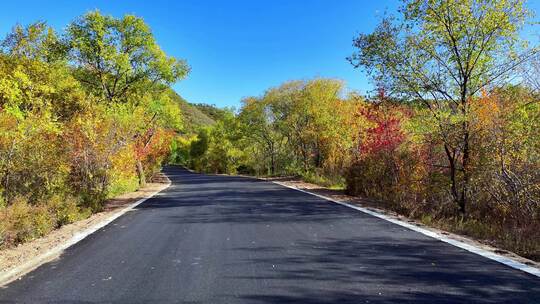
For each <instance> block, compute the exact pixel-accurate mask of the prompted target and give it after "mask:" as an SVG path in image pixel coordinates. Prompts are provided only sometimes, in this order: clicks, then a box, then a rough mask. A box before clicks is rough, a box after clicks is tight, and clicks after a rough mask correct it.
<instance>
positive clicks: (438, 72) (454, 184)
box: [348, 0, 536, 213]
mask: <svg viewBox="0 0 540 304" xmlns="http://www.w3.org/2000/svg"><path fill="white" fill-rule="evenodd" d="M400 12H401V15H400V16H399V17H386V18H384V19H383V20H382V21H381V23H380V24H379V25H378V26H377V28H376V29H375V31H374V32H373V33H370V34H361V35H359V36H358V37H357V38H355V39H354V46H355V48H357V52H355V53H354V54H353V55H352V56H351V57H350V58H348V60H349V61H350V62H351V63H352V64H353V65H354V66H355V67H362V68H363V69H365V70H366V71H367V72H368V73H369V74H370V75H371V76H372V78H373V80H374V81H375V83H377V84H379V85H381V86H384V87H385V88H387V89H388V90H387V93H388V94H389V95H391V96H394V97H399V98H401V99H402V100H408V101H411V100H415V101H418V102H421V103H422V104H423V105H424V106H425V107H426V108H427V109H429V111H430V112H431V113H432V117H433V119H434V120H435V125H436V128H437V131H436V133H437V134H438V136H439V138H440V140H441V141H442V143H443V147H444V152H445V155H446V158H447V168H448V176H449V179H450V183H451V189H450V192H451V194H452V197H453V200H454V201H455V202H456V203H457V205H458V206H459V210H460V211H461V213H465V211H466V208H467V204H468V202H469V194H470V193H469V192H470V182H471V176H472V170H473V169H472V166H471V153H472V152H471V149H473V147H471V136H472V134H471V126H470V112H471V102H472V100H474V99H475V98H477V97H478V96H479V94H480V92H481V90H482V89H485V88H489V87H492V86H494V85H496V84H498V83H501V82H504V81H505V80H508V78H509V77H510V76H511V72H513V71H515V70H516V68H517V67H518V66H519V65H520V64H521V63H522V62H524V61H525V60H526V59H527V58H529V57H530V56H531V55H532V54H534V53H535V51H536V50H535V49H525V48H524V47H523V46H524V44H523V43H522V41H521V40H520V39H519V37H518V33H519V31H520V29H521V28H522V27H523V25H524V23H525V21H526V20H527V18H528V17H529V15H530V13H529V11H527V9H526V8H525V7H524V4H523V1H522V0H464V1H443V0H410V1H404V4H403V6H402V8H401V10H400Z"/></svg>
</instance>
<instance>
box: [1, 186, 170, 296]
mask: <svg viewBox="0 0 540 304" xmlns="http://www.w3.org/2000/svg"><path fill="white" fill-rule="evenodd" d="M170 186H171V182H170V181H169V182H168V183H167V186H166V187H165V188H163V189H161V190H159V191H155V192H153V193H152V194H150V196H148V197H145V198H141V199H140V200H138V201H136V202H134V203H132V204H130V205H128V206H127V207H125V208H124V209H122V210H120V211H118V212H116V213H114V214H113V215H111V216H110V217H108V218H106V219H104V220H103V221H101V222H98V223H97V224H95V225H94V226H91V227H89V228H87V229H85V230H83V231H80V232H78V233H76V234H74V235H73V236H72V237H71V238H70V239H69V240H68V241H66V242H65V243H63V244H61V245H58V246H57V247H54V248H52V249H51V250H49V251H47V252H45V253H44V254H42V255H39V256H37V257H35V258H33V259H31V260H29V261H27V262H26V263H23V264H22V265H19V266H17V267H15V268H13V269H11V270H9V271H7V272H5V273H2V274H0V287H2V286H4V285H7V284H9V283H11V282H13V281H15V280H17V279H19V278H21V277H22V276H24V275H26V274H28V273H29V272H31V271H33V270H35V269H36V268H38V267H39V266H41V265H43V264H45V263H47V262H50V261H52V260H54V259H55V258H57V257H58V256H60V255H61V254H62V252H64V250H66V249H67V248H69V247H71V246H73V245H75V244H77V243H78V242H80V241H82V240H84V239H85V238H86V237H88V236H89V235H91V234H92V233H94V232H96V231H98V230H99V229H101V228H103V227H105V226H107V225H108V224H110V223H111V222H112V221H114V220H116V219H117V218H119V217H120V216H122V215H124V214H125V213H127V212H128V211H131V210H133V208H135V207H137V206H138V205H140V204H142V203H144V202H145V201H146V200H148V199H150V198H152V197H154V196H155V195H156V194H158V193H160V192H161V191H163V190H165V189H167V188H169V187H170Z"/></svg>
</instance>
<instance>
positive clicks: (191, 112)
mask: <svg viewBox="0 0 540 304" xmlns="http://www.w3.org/2000/svg"><path fill="white" fill-rule="evenodd" d="M169 94H170V98H171V100H172V101H173V102H175V103H178V105H179V106H180V111H181V113H182V119H183V120H182V123H183V124H182V130H181V132H182V133H183V134H185V135H193V134H195V133H197V130H199V129H200V128H201V127H205V126H211V125H213V124H215V123H216V122H215V120H214V118H213V117H212V116H211V115H208V114H207V113H206V112H205V111H202V110H201V109H200V108H199V104H192V103H189V102H187V101H186V100H185V99H184V98H182V97H181V96H180V95H178V93H176V92H175V91H174V90H172V89H170V90H169Z"/></svg>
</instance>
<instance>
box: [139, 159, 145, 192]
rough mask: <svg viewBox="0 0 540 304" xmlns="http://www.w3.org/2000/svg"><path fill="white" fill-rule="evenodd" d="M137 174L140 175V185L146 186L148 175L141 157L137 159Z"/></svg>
mask: <svg viewBox="0 0 540 304" xmlns="http://www.w3.org/2000/svg"><path fill="white" fill-rule="evenodd" d="M137 175H138V176H139V186H141V187H144V186H145V185H146V175H145V174H144V167H143V164H142V162H141V160H140V159H138V160H137Z"/></svg>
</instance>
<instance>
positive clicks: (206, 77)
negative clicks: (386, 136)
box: [0, 0, 540, 107]
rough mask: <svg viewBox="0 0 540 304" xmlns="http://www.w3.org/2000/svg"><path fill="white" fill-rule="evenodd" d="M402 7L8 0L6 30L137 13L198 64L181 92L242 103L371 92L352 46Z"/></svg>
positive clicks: (357, 0) (355, 0)
mask: <svg viewBox="0 0 540 304" xmlns="http://www.w3.org/2000/svg"><path fill="white" fill-rule="evenodd" d="M537 2H540V1H537V0H535V1H530V3H531V6H536V7H537V6H538V3H537ZM398 5H399V1H397V0H384V1H367V0H333V1H332V0H304V1H301V0H289V1H287V0H272V1H270V0H268V1H254V0H253V1H247V0H245V1H240V0H229V1H203V0H199V1H196V0H190V1H174V2H173V1H157V0H154V1H74V0H72V1H37V0H32V1H7V2H6V3H3V4H2V10H1V11H0V35H2V36H4V35H5V34H6V33H7V32H8V31H9V30H10V29H11V28H12V27H13V25H15V24H17V23H20V24H28V23H30V22H33V21H36V20H44V21H47V22H48V23H49V24H50V25H52V26H53V27H55V28H56V29H58V30H62V29H63V28H64V27H65V26H66V25H67V24H68V23H69V22H70V21H71V20H73V19H74V18H76V17H77V16H79V15H81V14H83V13H85V12H87V11H89V10H93V9H99V10H100V11H102V12H103V13H106V14H111V15H114V16H117V17H119V16H122V15H123V14H126V13H129V14H135V15H137V16H140V17H142V18H144V20H145V21H146V22H147V23H148V24H149V25H150V27H151V28H152V31H153V32H154V35H155V36H156V39H157V41H158V43H159V44H160V45H161V47H162V48H163V49H164V50H165V52H167V53H168V54H169V55H172V56H175V57H179V58H183V59H186V60H187V61H188V63H189V65H190V66H191V68H192V72H191V74H190V75H189V76H188V78H187V79H185V80H183V81H181V82H179V83H178V84H176V85H175V86H174V88H175V89H176V90H177V91H178V93H180V95H182V96H183V97H184V98H186V99H187V100H188V101H191V102H205V103H210V104H216V105H218V106H237V107H238V106H239V104H240V103H239V102H240V100H241V98H242V97H245V96H251V95H260V94H262V93H263V92H264V90H266V89H267V88H269V87H272V86H276V85H279V84H280V83H282V82H284V81H287V80H292V79H308V78H313V77H332V78H339V79H343V80H344V81H345V82H346V83H347V85H348V87H349V88H350V89H353V90H359V91H361V92H365V91H366V90H370V89H371V85H370V83H369V81H368V80H367V79H366V77H365V76H364V75H363V74H362V73H361V71H359V70H355V69H353V68H352V66H351V65H350V64H349V63H348V62H347V61H346V60H345V57H347V56H348V55H350V54H351V52H352V51H353V48H352V38H353V36H355V34H357V33H359V32H370V31H372V30H373V28H374V27H375V25H376V24H377V21H378V20H379V18H380V17H381V15H382V14H383V13H384V11H385V10H388V11H389V12H394V11H395V9H396V8H397V6H398ZM536 7H534V8H535V9H536Z"/></svg>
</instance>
